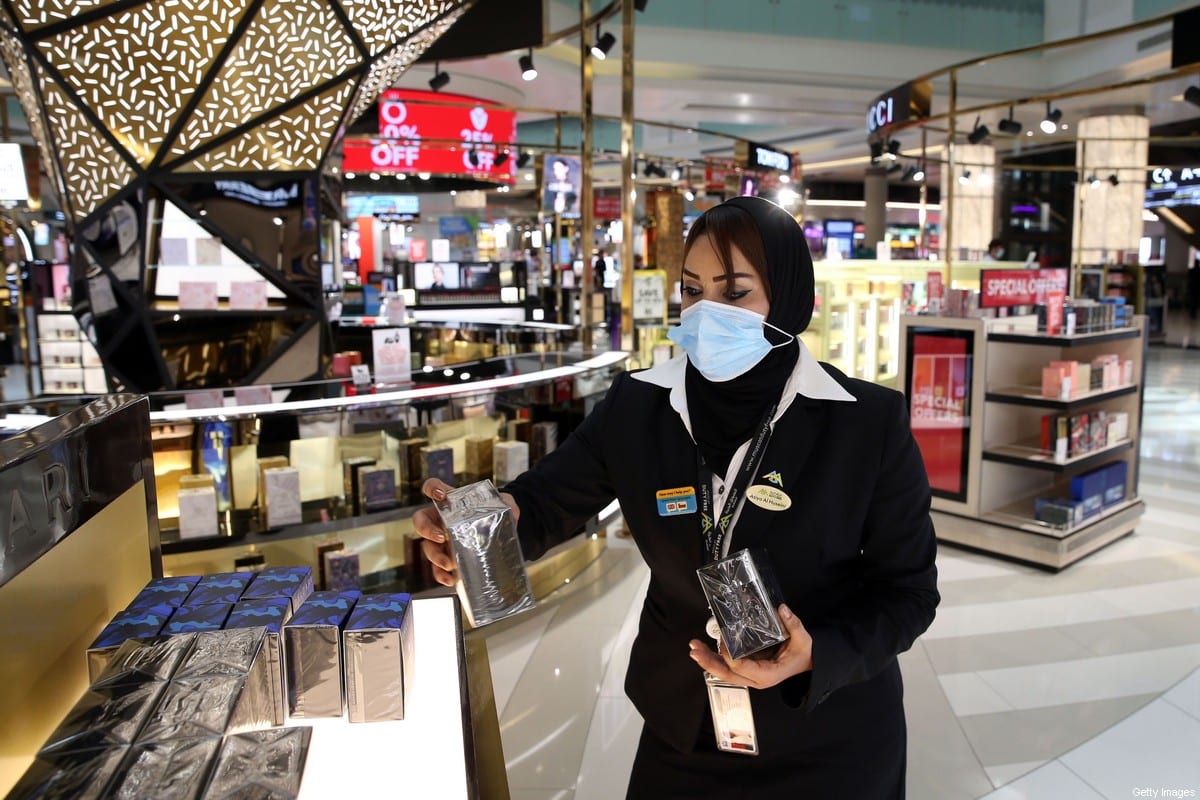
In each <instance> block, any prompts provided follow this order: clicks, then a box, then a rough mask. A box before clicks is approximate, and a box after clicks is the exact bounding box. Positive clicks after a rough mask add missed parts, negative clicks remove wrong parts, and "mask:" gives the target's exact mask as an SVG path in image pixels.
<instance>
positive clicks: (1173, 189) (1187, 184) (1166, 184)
mask: <svg viewBox="0 0 1200 800" xmlns="http://www.w3.org/2000/svg"><path fill="white" fill-rule="evenodd" d="M1145 205H1146V208H1160V207H1164V206H1165V207H1167V208H1178V207H1180V206H1200V166H1194V167H1158V168H1157V169H1152V170H1149V171H1148V172H1147V174H1146V203H1145Z"/></svg>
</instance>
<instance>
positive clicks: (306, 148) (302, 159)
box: [174, 79, 355, 173]
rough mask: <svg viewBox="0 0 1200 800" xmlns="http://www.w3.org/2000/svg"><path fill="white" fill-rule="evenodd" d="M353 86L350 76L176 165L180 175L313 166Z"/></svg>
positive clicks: (312, 167) (340, 115)
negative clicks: (303, 101)
mask: <svg viewBox="0 0 1200 800" xmlns="http://www.w3.org/2000/svg"><path fill="white" fill-rule="evenodd" d="M354 86H355V81H354V79H350V80H346V81H343V82H342V83H340V84H338V85H337V86H335V87H334V88H333V89H331V90H329V91H327V92H324V93H323V94H319V95H317V96H315V97H312V98H310V99H309V100H308V101H307V102H305V103H302V104H300V105H299V106H296V107H295V108H292V109H291V110H289V111H288V112H287V113H285V114H280V115H278V116H276V117H272V118H271V119H269V120H267V121H266V122H263V123H262V124H261V125H258V126H257V127H255V128H251V129H250V130H249V131H246V132H243V133H242V134H240V135H239V136H237V137H236V138H234V139H231V140H229V141H228V142H226V143H224V144H223V145H221V146H220V147H218V148H215V149H213V150H210V151H209V152H207V153H204V154H203V155H201V156H198V157H197V158H195V159H193V160H192V161H189V162H187V163H183V164H176V165H174V169H175V171H176V172H180V173H183V172H292V171H297V172H304V171H311V170H315V169H316V168H317V167H318V166H319V164H320V161H321V157H322V155H323V154H324V152H325V149H326V148H327V147H328V146H329V144H330V142H331V140H332V138H333V134H334V131H335V129H336V128H337V124H338V120H340V119H341V117H342V112H343V111H344V110H345V108H346V101H347V99H349V97H350V94H351V93H352V92H353V91H354Z"/></svg>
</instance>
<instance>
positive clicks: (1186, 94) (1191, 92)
mask: <svg viewBox="0 0 1200 800" xmlns="http://www.w3.org/2000/svg"><path fill="white" fill-rule="evenodd" d="M1183 99H1184V100H1186V101H1188V102H1189V103H1191V104H1192V105H1194V106H1200V86H1189V87H1187V88H1186V89H1184V90H1183Z"/></svg>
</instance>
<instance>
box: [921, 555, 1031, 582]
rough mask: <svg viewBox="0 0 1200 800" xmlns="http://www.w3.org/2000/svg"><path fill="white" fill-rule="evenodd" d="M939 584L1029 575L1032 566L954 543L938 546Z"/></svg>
mask: <svg viewBox="0 0 1200 800" xmlns="http://www.w3.org/2000/svg"><path fill="white" fill-rule="evenodd" d="M937 568H938V586H939V587H942V586H945V585H946V584H949V583H954V582H957V581H973V580H977V579H979V578H994V577H1012V576H1013V575H1028V574H1031V573H1032V572H1033V570H1032V568H1031V567H1026V566H1022V565H1020V564H1011V563H1008V562H1005V561H997V560H996V559H994V558H991V557H989V556H984V555H980V554H978V553H970V552H967V551H966V550H959V549H957V548H955V547H953V546H952V545H946V544H942V545H939V546H938V554H937Z"/></svg>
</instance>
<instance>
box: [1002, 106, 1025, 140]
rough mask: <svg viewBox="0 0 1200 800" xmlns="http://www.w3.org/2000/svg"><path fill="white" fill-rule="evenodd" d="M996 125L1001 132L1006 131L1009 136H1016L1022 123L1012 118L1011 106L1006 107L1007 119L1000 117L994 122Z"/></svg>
mask: <svg viewBox="0 0 1200 800" xmlns="http://www.w3.org/2000/svg"><path fill="white" fill-rule="evenodd" d="M996 127H997V128H999V129H1000V132H1001V133H1007V134H1008V135H1010V136H1016V135H1017V134H1018V133H1020V132H1021V128H1022V125H1021V123H1019V122H1017V121H1016V120H1015V119H1013V107H1012V106H1009V107H1008V119H1002V120H1000V121H999V122H997V123H996Z"/></svg>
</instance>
